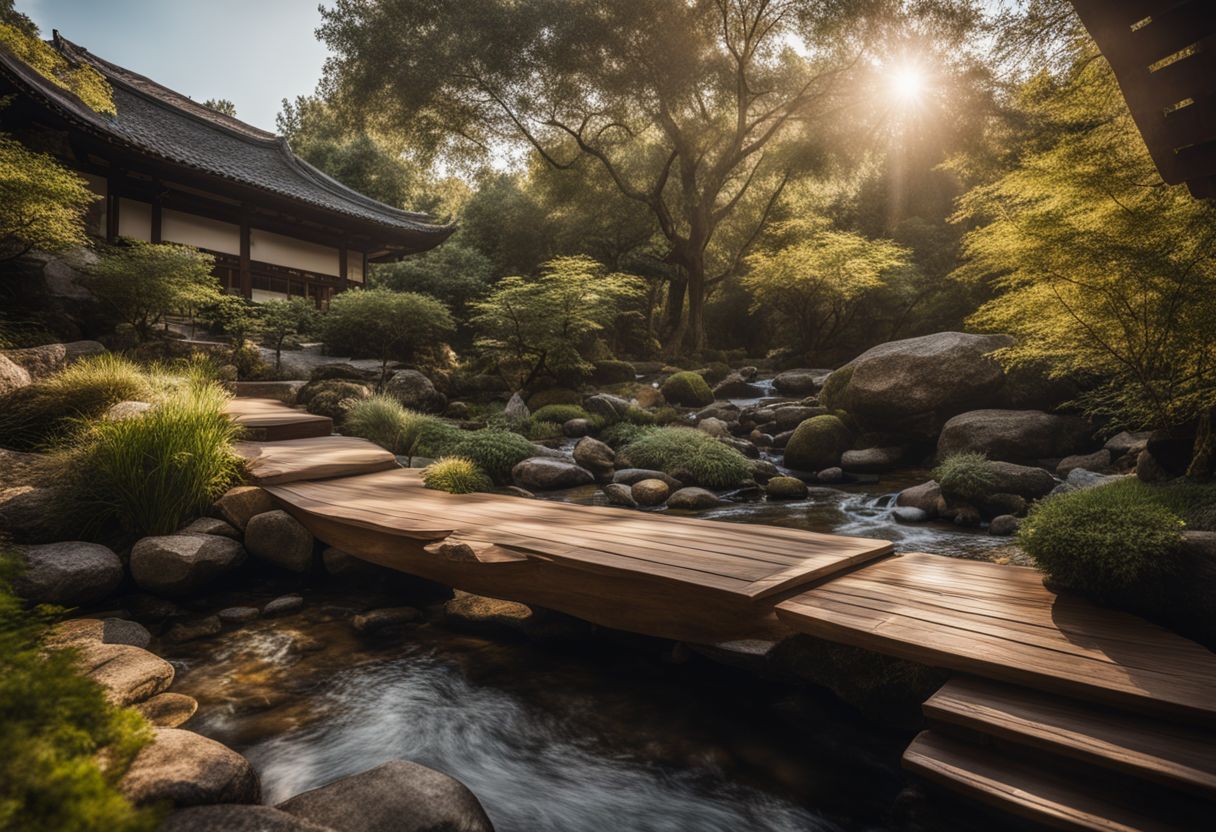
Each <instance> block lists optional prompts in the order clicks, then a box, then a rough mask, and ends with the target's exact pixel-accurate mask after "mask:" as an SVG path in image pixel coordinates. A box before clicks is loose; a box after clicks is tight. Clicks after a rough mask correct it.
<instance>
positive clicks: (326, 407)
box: [305, 378, 372, 422]
mask: <svg viewBox="0 0 1216 832" xmlns="http://www.w3.org/2000/svg"><path fill="white" fill-rule="evenodd" d="M308 391H309V392H308V404H307V405H306V406H305V409H306V410H308V412H309V413H315V414H316V415H318V416H328V417H329V418H331V419H333V420H335V421H337V422H341V421H342V418H343V417H344V416H345V415H346V409H347V408H348V407H349V406H350V405H351V404H352V403H354V402H357V401H362V400H363V399H369V398H371V395H372V390H371V388H370V387H368V386H367V385H366V384H361V383H360V382H357V381H348V380H346V379H338V378H334V379H327V380H326V381H320V382H317V383H316V384H310V385H309V386H308Z"/></svg>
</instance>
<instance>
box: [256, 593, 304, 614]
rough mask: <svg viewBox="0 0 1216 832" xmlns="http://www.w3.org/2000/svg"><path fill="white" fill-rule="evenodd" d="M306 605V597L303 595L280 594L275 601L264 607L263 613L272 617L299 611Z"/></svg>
mask: <svg viewBox="0 0 1216 832" xmlns="http://www.w3.org/2000/svg"><path fill="white" fill-rule="evenodd" d="M303 606H304V597H303V596H301V595H280V596H279V597H278V598H275V599H274V600H273V601H271V602H269V603H268V604H266V606H264V607H262V615H264V616H266V617H268V618H272V617H274V616H276V615H287V614H288V613H293V612H297V611H299V610H300V609H301V608H303Z"/></svg>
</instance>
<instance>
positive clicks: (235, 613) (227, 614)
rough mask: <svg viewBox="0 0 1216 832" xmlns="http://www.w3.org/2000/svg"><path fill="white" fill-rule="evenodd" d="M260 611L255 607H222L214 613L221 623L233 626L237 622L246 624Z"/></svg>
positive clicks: (259, 613)
mask: <svg viewBox="0 0 1216 832" xmlns="http://www.w3.org/2000/svg"><path fill="white" fill-rule="evenodd" d="M261 614H262V612H261V610H259V609H258V608H257V607H224V609H222V610H220V611H219V612H217V613H216V614H215V616H216V618H218V619H219V620H220V623H221V624H224V625H226V626H233V625H237V624H248V623H249V622H250V621H253V620H255V619H256V618H257V617H258V616H259V615H261Z"/></svg>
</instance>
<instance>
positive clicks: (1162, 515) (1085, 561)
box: [1018, 483, 1184, 598]
mask: <svg viewBox="0 0 1216 832" xmlns="http://www.w3.org/2000/svg"><path fill="white" fill-rule="evenodd" d="M1153 490H1155V489H1153V488H1151V487H1148V486H1144V485H1143V484H1141V483H1130V484H1126V485H1125V484H1124V483H1116V484H1114V485H1108V486H1101V487H1098V488H1090V489H1086V490H1083V491H1074V492H1071V493H1067V494H1059V495H1057V496H1055V497H1051V498H1048V499H1046V500H1043V501H1042V502H1040V503H1038V504H1037V505H1036V506H1035V507H1034V508H1033V509H1032V510H1031V512H1030V515H1029V516H1028V517H1027V518H1026V519H1025V520H1024V521H1023V523H1022V527H1021V530H1020V532H1019V534H1018V540H1019V543H1021V545H1022V547H1023V548H1024V549H1025V550H1026V552H1027V553H1028V554H1029V555H1030V556H1031V557H1033V558H1034V560H1035V564H1036V565H1037V566H1038V567H1039V569H1041V570H1042V571H1043V572H1045V573H1046V574H1047V575H1048V577H1050V578H1051V580H1053V581H1054V582H1056V583H1057V584H1059V585H1060V586H1062V587H1066V588H1068V589H1074V590H1077V591H1079V592H1083V593H1086V594H1089V595H1093V596H1096V597H1099V598H1106V597H1116V598H1128V597H1129V596H1130V597H1133V598H1134V597H1135V596H1136V595H1137V593H1138V590H1139V589H1140V588H1141V587H1144V586H1151V585H1154V582H1155V579H1157V578H1159V577H1161V576H1163V575H1165V574H1166V573H1168V572H1170V571H1172V570H1173V569H1174V568H1175V566H1176V555H1177V553H1178V549H1179V547H1180V545H1181V543H1182V530H1183V527H1184V523H1183V520H1182V518H1180V517H1179V516H1178V515H1177V514H1176V513H1175V512H1173V511H1171V510H1170V509H1169V508H1168V507H1167V506H1166V505H1163V504H1162V502H1160V501H1159V500H1158V499H1156V498H1155V497H1154V496H1153V495H1152V494H1151V493H1150V492H1151V491H1153Z"/></svg>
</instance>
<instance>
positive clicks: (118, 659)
mask: <svg viewBox="0 0 1216 832" xmlns="http://www.w3.org/2000/svg"><path fill="white" fill-rule="evenodd" d="M75 649H76V651H77V659H78V663H79V667H80V669H81V671H82V672H83V673H84V674H85V675H86V676H88V677H89V678H90V679H92V680H93V681H95V682H97V684H99V685H101V686H102V687H103V688H105V690H106V698H108V699H109V700H110V701H111V702H113V703H114V704H116V705H131V704H134V703H136V702H143V701H144V700H145V699H149V698H151V697H153V696H155V695H156V694H158V693H163V692H164V691H165V690H167V689H168V687H169V685H171V684H173V676H174V671H173V665H171V664H169V663H168V662H167V661H165V660H164V659H162V658H161V657H160V656H157V655H155V654H153V653H149V652H148V651H147V650H144V649H143V648H140V647H133V646H131V645H129V644H105V643H103V642H100V641H97V642H91V643H85V644H78V645H75Z"/></svg>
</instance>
